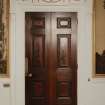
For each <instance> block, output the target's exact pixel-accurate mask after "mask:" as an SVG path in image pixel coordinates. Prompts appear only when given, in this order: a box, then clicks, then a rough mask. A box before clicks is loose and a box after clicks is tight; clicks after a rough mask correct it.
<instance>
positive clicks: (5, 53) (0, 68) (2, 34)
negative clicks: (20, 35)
mask: <svg viewBox="0 0 105 105" xmlns="http://www.w3.org/2000/svg"><path fill="white" fill-rule="evenodd" d="M9 4H10V2H9V0H0V77H6V76H9Z"/></svg>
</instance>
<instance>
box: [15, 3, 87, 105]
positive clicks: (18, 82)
mask: <svg viewBox="0 0 105 105" xmlns="http://www.w3.org/2000/svg"><path fill="white" fill-rule="evenodd" d="M25 12H76V13H77V19H78V27H77V63H78V71H79V69H80V68H79V65H80V63H81V57H79V56H80V55H81V52H79V51H80V50H81V47H80V46H81V45H82V43H81V41H82V38H81V39H80V38H78V37H80V36H81V35H82V36H83V32H82V31H83V30H84V24H83V19H84V18H85V16H84V12H85V11H84V10H83V7H81V5H79V6H77V5H74V6H72V5H71V6H33V5H31V6H28V5H19V4H17V5H16V20H15V26H16V27H15V28H16V29H15V30H16V32H15V71H14V73H15V78H14V81H15V86H14V89H15V105H25ZM84 20H85V19H84ZM20 26H21V27H20ZM78 55H79V56H78ZM78 71H77V105H79V94H80V90H79V81H78V80H79V79H78V78H79V76H80V74H79V72H78Z"/></svg>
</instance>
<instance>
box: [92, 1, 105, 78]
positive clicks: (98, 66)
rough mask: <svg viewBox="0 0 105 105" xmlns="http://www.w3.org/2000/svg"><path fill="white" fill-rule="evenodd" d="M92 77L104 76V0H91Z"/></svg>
mask: <svg viewBox="0 0 105 105" xmlns="http://www.w3.org/2000/svg"><path fill="white" fill-rule="evenodd" d="M93 77H105V0H93Z"/></svg>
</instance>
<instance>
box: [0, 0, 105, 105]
mask: <svg viewBox="0 0 105 105" xmlns="http://www.w3.org/2000/svg"><path fill="white" fill-rule="evenodd" d="M82 1H83V2H81V3H79V4H71V5H70V6H65V7H64V6H34V5H31V4H21V3H17V4H16V0H14V1H13V0H11V11H10V14H11V17H10V22H11V25H10V27H11V29H10V57H11V59H10V64H11V66H10V71H11V76H10V78H9V79H2V78H0V105H24V69H25V67H24V66H25V62H24V54H25V53H24V44H25V43H24V35H25V32H24V19H25V18H24V12H25V11H49V12H50V11H56V10H57V11H72V12H73V11H74V12H78V89H77V91H78V105H105V79H104V78H92V0H82ZM4 83H10V85H11V86H10V87H9V88H4V87H3V84H4Z"/></svg>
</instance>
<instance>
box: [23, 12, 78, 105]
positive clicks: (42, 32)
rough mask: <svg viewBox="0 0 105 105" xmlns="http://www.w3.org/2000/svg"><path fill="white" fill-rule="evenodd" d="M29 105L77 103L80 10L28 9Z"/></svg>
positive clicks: (27, 93) (27, 102) (26, 89)
mask: <svg viewBox="0 0 105 105" xmlns="http://www.w3.org/2000/svg"><path fill="white" fill-rule="evenodd" d="M25 18H26V25H25V27H26V51H25V53H26V76H25V91H26V92H25V93H26V95H25V96H26V105H76V104H77V102H76V100H77V99H76V98H77V70H76V69H77V56H76V55H77V54H76V53H77V51H76V45H77V44H76V37H77V14H76V13H67V12H66V13H65V12H60V13H58V12H57V13H44V12H43V13H41V12H40V13H38V12H27V13H26V16H25Z"/></svg>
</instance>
